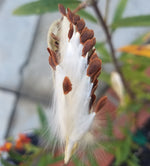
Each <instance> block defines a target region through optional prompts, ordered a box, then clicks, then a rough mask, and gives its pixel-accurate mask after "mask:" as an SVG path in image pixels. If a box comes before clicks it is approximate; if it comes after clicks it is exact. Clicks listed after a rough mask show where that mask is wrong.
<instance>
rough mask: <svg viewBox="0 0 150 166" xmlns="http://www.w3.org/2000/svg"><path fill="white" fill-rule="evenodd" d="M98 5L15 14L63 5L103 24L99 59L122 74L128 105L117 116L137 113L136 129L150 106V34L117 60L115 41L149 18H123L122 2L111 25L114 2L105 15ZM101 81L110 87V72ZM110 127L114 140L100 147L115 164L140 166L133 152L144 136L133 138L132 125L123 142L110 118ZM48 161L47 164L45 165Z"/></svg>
mask: <svg viewBox="0 0 150 166" xmlns="http://www.w3.org/2000/svg"><path fill="white" fill-rule="evenodd" d="M98 2H99V1H98V0H86V1H79V0H72V1H70V0H38V1H34V2H30V3H28V4H25V5H23V6H20V7H19V8H17V9H16V10H14V14H15V15H32V14H44V13H46V12H55V11H57V10H58V4H59V3H61V4H63V5H64V6H65V7H66V8H67V7H69V8H71V9H72V10H74V11H75V12H77V13H78V14H79V15H80V16H81V17H83V18H85V19H87V20H88V21H90V22H91V23H92V24H98V23H101V24H100V26H101V27H102V28H103V31H104V34H105V36H106V40H105V41H100V40H99V38H100V36H97V43H96V48H97V51H98V52H99V54H100V55H101V56H100V58H101V59H102V61H103V65H105V64H107V63H112V64H113V65H114V66H115V70H116V71H117V73H119V75H120V77H121V80H122V82H123V86H124V89H125V94H124V96H125V97H124V98H125V105H123V106H120V107H119V108H118V115H120V114H129V115H130V114H131V115H132V114H134V116H133V119H132V123H133V124H134V125H135V126H136V117H137V116H138V114H139V111H140V110H141V108H143V106H147V107H149V105H150V93H146V92H147V91H148V86H150V77H148V76H147V75H146V72H145V71H146V70H147V69H148V67H149V64H150V59H149V57H150V48H149V38H150V35H149V33H146V34H143V35H141V36H137V38H136V39H135V40H134V41H133V42H132V43H130V44H129V46H125V47H122V48H120V49H118V51H120V52H121V53H120V56H119V57H118V58H117V57H116V50H115V49H114V43H113V42H112V38H113V34H114V33H115V31H116V30H117V29H119V28H122V27H135V28H136V27H146V26H150V15H139V16H130V17H125V18H124V17H123V13H124V11H125V9H126V5H127V3H128V1H127V0H119V3H118V5H117V7H116V10H115V12H114V14H113V19H112V22H111V23H110V24H109V25H108V20H107V18H108V15H109V4H110V3H111V2H110V0H106V9H105V15H102V13H101V10H100V9H99V7H98ZM87 7H91V8H93V9H94V11H95V15H96V17H95V16H94V15H92V14H90V13H89V12H87V11H86V10H85V8H87ZM131 71H132V72H131ZM100 79H102V80H103V81H105V82H106V83H107V84H108V85H110V86H111V81H110V73H108V72H107V71H105V70H103V72H102V74H101V76H100ZM38 110H39V111H38V112H39V115H40V119H41V123H42V124H41V125H42V128H41V130H40V131H39V132H37V133H40V134H39V135H42V134H41V133H43V129H44V130H45V129H46V128H47V122H46V121H47V120H46V118H44V117H45V116H44V114H43V113H42V111H41V110H40V109H38ZM107 125H108V126H107V128H108V130H107V134H108V135H109V136H110V140H111V141H110V140H109V141H107V142H105V141H104V142H101V143H100V145H99V146H101V145H103V147H104V148H105V150H106V151H109V152H110V153H113V154H114V155H115V163H114V165H121V163H123V162H126V163H127V165H135V166H136V165H138V159H137V158H136V156H135V155H134V154H133V153H132V150H133V149H136V148H138V147H139V146H141V144H140V143H139V139H138V138H141V139H142V138H143V139H145V137H144V136H143V135H142V136H141V135H140V136H139V135H133V134H132V132H131V131H130V126H127V127H126V128H125V129H124V131H123V132H124V134H125V136H126V139H125V140H123V141H122V140H116V139H115V138H114V135H113V131H112V121H111V120H110V119H109V118H108V123H107ZM45 139H47V138H45ZM143 139H142V140H143ZM135 140H136V141H135ZM137 140H138V141H137ZM146 144H147V141H145V142H144V145H146ZM48 158H49V159H48ZM88 158H89V159H90V161H89V162H90V163H91V165H96V164H97V163H96V160H95V159H94V157H92V158H90V157H88ZM50 159H52V160H54V161H55V159H54V158H53V157H52V156H51V157H47V159H46V155H43V157H41V159H40V160H41V163H42V162H43V163H42V164H43V165H48V164H50V161H49V160H50ZM46 161H48V162H47V163H46ZM73 161H74V162H75V164H76V165H80V164H81V163H80V162H82V161H80V160H78V159H76V158H74V159H73ZM44 162H45V163H44Z"/></svg>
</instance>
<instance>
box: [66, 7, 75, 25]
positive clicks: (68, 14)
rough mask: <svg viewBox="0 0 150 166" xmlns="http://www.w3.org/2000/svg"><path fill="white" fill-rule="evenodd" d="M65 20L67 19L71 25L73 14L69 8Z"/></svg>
mask: <svg viewBox="0 0 150 166" xmlns="http://www.w3.org/2000/svg"><path fill="white" fill-rule="evenodd" d="M67 12H68V13H67V18H68V20H69V21H70V22H71V23H73V17H74V14H73V13H72V11H71V10H70V9H69V8H67Z"/></svg>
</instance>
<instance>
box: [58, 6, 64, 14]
mask: <svg viewBox="0 0 150 166" xmlns="http://www.w3.org/2000/svg"><path fill="white" fill-rule="evenodd" d="M58 9H59V11H60V13H61V14H62V15H64V16H66V9H65V7H64V6H63V5H62V4H58Z"/></svg>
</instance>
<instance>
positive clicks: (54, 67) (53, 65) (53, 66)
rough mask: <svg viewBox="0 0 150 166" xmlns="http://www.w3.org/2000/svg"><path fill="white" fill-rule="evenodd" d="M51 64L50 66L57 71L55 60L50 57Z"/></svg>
mask: <svg viewBox="0 0 150 166" xmlns="http://www.w3.org/2000/svg"><path fill="white" fill-rule="evenodd" d="M49 64H50V66H51V67H52V68H53V70H55V69H56V66H55V64H54V62H53V58H52V57H51V56H49Z"/></svg>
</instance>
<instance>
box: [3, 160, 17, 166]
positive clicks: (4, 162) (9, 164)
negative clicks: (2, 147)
mask: <svg viewBox="0 0 150 166" xmlns="http://www.w3.org/2000/svg"><path fill="white" fill-rule="evenodd" d="M0 161H1V162H2V164H3V166H15V165H14V164H11V163H8V161H6V160H4V159H3V158H1V159H0Z"/></svg>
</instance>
